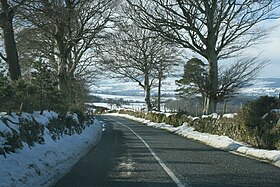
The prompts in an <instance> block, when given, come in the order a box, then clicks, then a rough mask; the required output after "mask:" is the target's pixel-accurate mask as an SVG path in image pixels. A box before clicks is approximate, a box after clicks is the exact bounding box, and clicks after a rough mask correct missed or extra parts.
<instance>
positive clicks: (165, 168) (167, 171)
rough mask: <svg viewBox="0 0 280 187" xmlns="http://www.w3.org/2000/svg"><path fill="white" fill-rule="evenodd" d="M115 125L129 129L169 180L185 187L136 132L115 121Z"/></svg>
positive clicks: (179, 186) (180, 186)
mask: <svg viewBox="0 0 280 187" xmlns="http://www.w3.org/2000/svg"><path fill="white" fill-rule="evenodd" d="M117 123H119V124H120V125H122V126H124V127H126V128H127V129H129V130H130V131H131V132H132V133H133V134H134V135H135V136H137V137H138V138H139V139H140V140H141V141H142V142H143V143H144V145H145V146H146V147H147V148H148V150H149V151H150V152H151V154H152V155H153V157H154V158H155V159H156V160H157V161H158V163H159V164H160V165H161V167H162V168H163V169H164V171H165V172H166V173H167V174H168V175H169V176H170V178H171V179H172V180H173V181H174V182H175V184H176V185H177V186H178V187H185V186H186V185H184V184H183V183H182V182H181V181H180V180H179V179H178V178H177V177H176V176H175V174H174V173H173V172H172V171H171V170H170V169H169V168H168V167H167V166H166V165H165V164H164V163H163V161H162V160H160V158H159V157H158V156H157V155H156V153H155V152H154V151H153V150H152V148H151V147H150V146H149V145H148V144H147V143H146V141H145V140H144V139H143V138H142V137H141V136H139V135H138V134H137V133H136V132H134V130H132V129H131V128H130V127H128V126H126V125H124V124H122V123H120V122H119V121H117Z"/></svg>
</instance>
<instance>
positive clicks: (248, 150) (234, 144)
mask: <svg viewBox="0 0 280 187" xmlns="http://www.w3.org/2000/svg"><path fill="white" fill-rule="evenodd" d="M105 115H113V116H120V117H125V118H128V119H132V120H134V121H138V122H141V123H144V124H146V125H147V126H152V127H155V128H160V129H164V130H168V131H171V132H173V133H175V134H179V135H181V136H183V137H186V138H190V139H193V140H197V141H200V142H203V143H205V144H207V145H210V146H212V147H215V148H219V149H222V150H226V151H232V152H236V153H241V154H243V155H248V156H251V157H255V158H258V159H262V160H267V161H269V162H271V163H272V164H274V165H275V166H277V167H280V151H279V150H264V149H256V148H253V147H251V146H250V145H248V144H245V143H242V142H238V141H235V140H233V139H231V138H229V137H228V136H219V135H213V134H209V133H201V132H198V131H195V129H194V128H193V127H190V126H188V123H184V124H183V125H181V126H179V127H173V126H171V125H169V124H166V123H154V122H151V121H149V120H145V119H142V118H136V117H133V116H130V115H127V114H118V113H110V114H105Z"/></svg>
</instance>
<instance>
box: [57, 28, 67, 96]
mask: <svg viewBox="0 0 280 187" xmlns="http://www.w3.org/2000/svg"><path fill="white" fill-rule="evenodd" d="M56 45H57V49H58V66H57V67H58V69H57V73H58V84H59V89H60V90H62V91H65V92H68V91H69V86H68V76H67V54H66V46H65V44H64V41H63V29H61V28H60V27H59V26H58V27H57V34H56Z"/></svg>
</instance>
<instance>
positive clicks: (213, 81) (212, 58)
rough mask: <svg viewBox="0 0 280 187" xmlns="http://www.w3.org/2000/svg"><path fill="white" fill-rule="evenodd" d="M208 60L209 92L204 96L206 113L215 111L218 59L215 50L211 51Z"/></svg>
mask: <svg viewBox="0 0 280 187" xmlns="http://www.w3.org/2000/svg"><path fill="white" fill-rule="evenodd" d="M208 62H209V83H210V85H209V86H210V93H209V94H208V95H207V96H206V97H207V98H206V100H207V101H206V105H205V107H206V108H205V112H206V114H212V113H216V107H217V90H218V60H217V55H216V54H215V52H211V53H210V54H209V57H208Z"/></svg>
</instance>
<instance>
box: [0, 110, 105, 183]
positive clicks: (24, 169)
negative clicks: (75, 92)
mask: <svg viewBox="0 0 280 187" xmlns="http://www.w3.org/2000/svg"><path fill="white" fill-rule="evenodd" d="M21 117H22V116H21ZM29 117H30V115H26V118H29ZM31 117H32V118H33V119H34V120H36V122H38V123H39V124H40V125H41V126H46V125H47V124H48V122H49V120H51V119H53V118H56V117H57V114H56V113H49V112H47V113H44V115H40V114H39V113H34V114H32V115H31ZM74 117H75V116H74ZM10 120H11V121H13V122H14V123H16V122H18V116H15V115H14V116H13V118H11V119H10ZM75 120H76V119H75ZM12 124H13V123H10V124H9V127H6V126H4V125H3V124H0V127H2V130H3V132H4V130H5V132H6V131H9V130H11V126H12ZM10 125H11V126H10ZM13 128H14V129H17V127H16V125H14V126H13ZM101 134H102V125H101V124H100V123H99V122H98V121H97V120H94V121H92V124H87V125H85V127H84V129H83V131H82V132H81V133H80V134H78V133H75V134H72V135H71V136H70V135H66V134H65V135H62V136H61V137H60V138H57V139H55V140H54V139H53V137H52V133H50V131H49V130H48V128H44V132H43V139H44V142H43V143H40V144H39V143H35V144H34V145H33V146H29V145H28V144H27V143H25V142H23V147H22V148H21V149H16V151H15V153H9V154H6V157H5V156H4V155H0V176H1V180H0V186H1V187H11V186H22V187H25V186H26V187H27V186H49V185H51V184H53V183H54V182H55V181H56V180H57V179H59V178H60V177H61V176H62V175H64V174H65V173H67V171H69V169H70V168H71V166H73V165H74V164H75V163H76V162H77V161H78V160H79V159H80V158H81V157H82V156H84V155H85V154H86V153H87V152H88V150H89V149H90V148H92V147H93V146H95V145H96V144H97V143H98V142H99V140H100V138H101ZM3 141H4V140H3Z"/></svg>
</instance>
